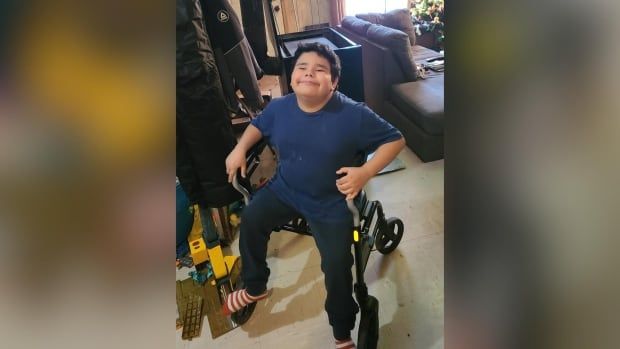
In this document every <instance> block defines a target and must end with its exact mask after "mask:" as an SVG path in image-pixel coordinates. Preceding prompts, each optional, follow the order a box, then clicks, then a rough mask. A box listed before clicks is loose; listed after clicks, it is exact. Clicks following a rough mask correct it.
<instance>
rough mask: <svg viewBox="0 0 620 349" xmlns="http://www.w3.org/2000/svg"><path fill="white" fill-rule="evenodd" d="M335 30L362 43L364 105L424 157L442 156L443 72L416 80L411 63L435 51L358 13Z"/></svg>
mask: <svg viewBox="0 0 620 349" xmlns="http://www.w3.org/2000/svg"><path fill="white" fill-rule="evenodd" d="M357 16H360V15H357ZM335 29H336V30H337V31H338V32H340V33H341V34H343V35H344V36H346V37H347V38H349V39H351V40H352V41H354V42H355V43H357V44H360V45H361V46H362V62H363V75H364V97H365V100H366V104H368V106H369V107H370V108H372V109H373V110H374V111H375V112H376V113H377V114H379V115H381V117H383V118H384V119H386V120H387V121H389V122H390V123H391V124H393V125H394V126H396V127H397V128H398V129H399V130H400V131H401V132H402V133H403V135H404V137H405V139H406V141H407V145H408V146H409V148H411V150H413V151H414V152H415V153H416V154H417V155H418V157H419V158H420V159H421V160H422V161H424V162H428V161H434V160H438V159H442V158H443V155H444V152H443V150H444V147H443V129H444V127H443V114H444V91H443V87H444V74H443V73H433V74H432V75H431V74H429V76H428V77H427V78H426V79H420V78H418V77H417V73H416V64H415V63H414V62H417V63H420V62H422V61H424V60H426V59H429V58H434V57H438V56H439V53H438V52H435V51H433V50H430V49H428V48H425V47H422V46H419V45H415V36H411V35H408V34H406V33H405V32H404V31H401V30H398V29H394V28H390V27H386V26H383V25H381V24H376V23H371V22H368V21H365V20H363V19H361V18H357V17H351V16H347V17H345V18H344V19H343V21H342V24H341V25H339V26H338V27H336V28H335Z"/></svg>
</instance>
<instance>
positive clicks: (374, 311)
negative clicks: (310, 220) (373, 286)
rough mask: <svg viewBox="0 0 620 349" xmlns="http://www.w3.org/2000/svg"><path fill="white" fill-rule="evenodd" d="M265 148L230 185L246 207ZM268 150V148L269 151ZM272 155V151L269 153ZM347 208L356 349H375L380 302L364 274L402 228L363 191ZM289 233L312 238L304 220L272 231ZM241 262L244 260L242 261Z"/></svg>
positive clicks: (239, 318) (259, 147) (249, 309)
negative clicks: (357, 317) (374, 254)
mask: <svg viewBox="0 0 620 349" xmlns="http://www.w3.org/2000/svg"><path fill="white" fill-rule="evenodd" d="M266 146H267V147H268V145H267V143H266V141H265V140H261V141H260V142H259V143H258V144H256V145H255V146H254V147H253V148H252V149H251V150H250V151H249V156H248V158H247V164H248V166H247V176H246V178H242V177H241V176H240V175H239V172H237V175H236V176H235V177H234V180H233V186H234V187H235V189H237V190H238V191H239V192H240V193H241V194H242V195H243V198H244V201H245V204H246V205H248V204H249V202H250V200H251V197H252V192H253V189H252V186H251V184H250V181H249V178H250V177H251V176H252V173H254V171H255V170H256V169H257V168H258V165H259V163H260V158H259V155H260V154H261V153H262V151H263V150H264V149H265V147H266ZM270 150H271V149H270ZM271 151H272V153H273V150H271ZM347 207H348V208H349V210H350V211H351V213H352V214H353V222H352V225H351V234H353V248H354V257H355V263H354V265H355V277H356V279H355V280H356V282H355V284H354V291H355V298H356V299H357V303H358V304H359V306H360V313H361V318H360V324H359V330H358V338H357V347H358V348H361V349H376V348H377V342H378V339H379V301H378V300H377V298H375V297H373V296H372V295H369V294H368V288H367V286H366V283H365V282H364V271H365V270H366V265H367V264H368V258H369V257H370V253H371V252H372V251H374V250H375V249H376V250H377V251H379V252H380V253H382V254H384V255H386V254H389V253H391V252H392V251H394V250H395V249H396V247H397V246H398V244H399V243H400V240H401V239H402V237H403V232H404V226H403V222H402V221H401V220H400V219H399V218H395V217H391V218H387V219H386V218H385V214H384V212H383V207H382V205H381V202H379V201H377V200H375V201H370V200H369V199H368V198H367V196H366V193H365V192H364V191H363V190H362V191H361V192H360V193H359V194H358V197H357V198H356V199H355V200H347ZM280 230H288V231H292V232H295V233H298V234H302V235H309V236H312V232H311V231H310V227H309V226H308V224H307V222H306V221H305V219H304V218H303V217H299V218H296V219H293V220H292V221H290V222H289V223H287V224H285V225H283V226H281V227H278V228H276V229H274V231H280ZM242 262H243V261H242ZM243 288H244V285H243V281H242V280H241V278H239V280H238V281H237V283H236V285H235V289H236V290H240V289H243ZM255 307H256V303H251V304H249V305H248V306H246V307H245V308H243V309H241V310H240V311H238V312H236V313H233V314H232V315H231V317H232V319H233V321H235V322H236V323H237V324H239V325H240V324H243V323H245V322H246V321H247V320H248V319H249V318H250V316H251V315H252V313H253V311H254V308H255Z"/></svg>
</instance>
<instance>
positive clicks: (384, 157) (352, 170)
mask: <svg viewBox="0 0 620 349" xmlns="http://www.w3.org/2000/svg"><path fill="white" fill-rule="evenodd" d="M404 147H405V139H404V138H402V137H401V138H400V139H397V140H395V141H392V142H389V143H385V144H382V145H381V146H379V148H377V151H375V155H373V157H372V159H370V160H369V161H368V162H366V163H365V164H364V165H363V166H361V167H342V168H340V169H339V170H338V171H336V173H337V174H343V173H345V174H346V176H344V177H342V178H340V179H338V180H336V186H337V187H338V190H339V191H340V192H341V193H343V194H345V195H346V196H347V200H352V199H354V198H355V197H356V196H357V194H358V193H359V192H360V190H362V188H363V187H364V185H366V183H367V182H368V181H369V180H370V179H371V178H372V177H373V176H374V175H376V174H377V172H379V171H381V170H382V169H383V168H384V167H385V166H387V165H388V164H389V163H390V162H391V161H392V160H394V158H396V155H398V153H400V151H401V150H402V149H403V148H404Z"/></svg>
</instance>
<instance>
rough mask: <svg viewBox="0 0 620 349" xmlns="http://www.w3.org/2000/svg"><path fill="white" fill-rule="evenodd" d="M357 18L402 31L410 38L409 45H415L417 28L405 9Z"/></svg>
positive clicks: (367, 14)
mask: <svg viewBox="0 0 620 349" xmlns="http://www.w3.org/2000/svg"><path fill="white" fill-rule="evenodd" d="M355 17H357V18H359V19H363V20H365V21H368V22H370V23H372V24H381V25H384V26H386V27H390V28H392V29H396V30H400V31H402V32H403V33H405V34H407V36H408V37H409V44H410V45H415V28H414V27H413V21H412V20H411V14H410V13H409V11H408V10H407V9H405V8H402V9H398V10H392V11H390V12H386V13H362V14H357V15H355Z"/></svg>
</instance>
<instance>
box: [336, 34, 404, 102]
mask: <svg viewBox="0 0 620 349" xmlns="http://www.w3.org/2000/svg"><path fill="white" fill-rule="evenodd" d="M335 29H336V31H338V32H339V33H341V34H343V35H344V36H346V37H347V38H349V39H351V40H352V41H354V42H355V43H357V44H360V45H361V46H362V62H363V63H362V65H363V72H364V98H365V99H366V104H368V106H369V107H370V108H371V109H373V110H374V111H375V112H377V113H381V112H382V111H383V102H384V101H386V100H387V99H388V98H389V91H390V86H392V85H394V84H400V83H403V82H407V80H406V78H405V74H404V73H403V72H402V70H401V68H400V66H399V64H398V62H397V61H396V59H395V58H394V55H393V54H392V52H391V51H390V49H388V48H387V47H385V46H382V45H380V44H378V43H376V42H373V41H370V40H368V39H367V38H365V37H363V36H360V35H358V34H357V33H354V32H353V31H351V30H349V29H347V28H343V27H342V26H337V27H336V28H335Z"/></svg>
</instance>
